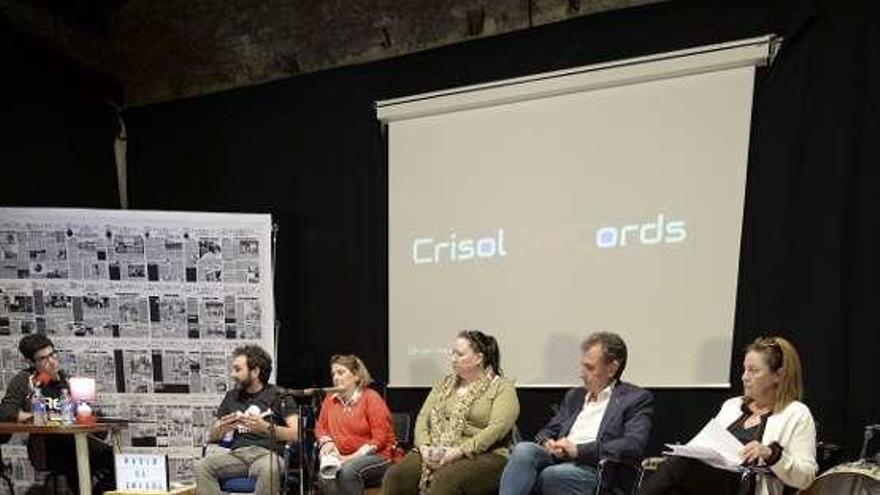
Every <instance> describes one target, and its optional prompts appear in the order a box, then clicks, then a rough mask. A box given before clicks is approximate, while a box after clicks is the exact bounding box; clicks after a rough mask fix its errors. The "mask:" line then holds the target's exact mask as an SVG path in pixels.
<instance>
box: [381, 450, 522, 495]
mask: <svg viewBox="0 0 880 495" xmlns="http://www.w3.org/2000/svg"><path fill="white" fill-rule="evenodd" d="M506 462H507V459H506V458H504V457H502V456H500V455H498V454H490V453H484V454H478V455H475V456H474V457H470V458H463V459H459V460H457V461H455V462H452V463H450V464H448V465H446V466H443V467H441V468H440V469H438V470H437V471H436V472H435V473H434V481H433V482H431V493H432V494H433V495H495V494H497V493H498V481H499V479H500V478H501V471H502V470H503V469H504V464H505V463H506ZM421 475H422V456H421V455H420V454H419V453H418V452H415V451H413V452H410V453H408V454H406V457H404V458H403V460H402V461H400V462H398V463H397V464H394V465H393V466H391V467H390V468H389V469H388V471H386V472H385V478H384V479H383V480H382V494H383V495H411V494H414V493H419V478H421Z"/></svg>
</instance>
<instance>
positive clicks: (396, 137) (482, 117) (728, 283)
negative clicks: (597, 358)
mask: <svg viewBox="0 0 880 495" xmlns="http://www.w3.org/2000/svg"><path fill="white" fill-rule="evenodd" d="M770 42H771V39H770V38H769V37H767V38H761V39H756V40H746V41H743V42H735V43H730V44H726V45H723V46H715V47H705V48H702V49H695V50H689V51H685V52H678V53H675V54H662V55H657V56H653V57H645V58H643V59H636V60H628V61H622V62H619V63H612V64H605V65H604V66H598V67H595V66H594V67H588V68H582V69H580V70H574V71H567V72H563V73H553V74H544V75H540V76H535V77H532V78H524V79H520V80H513V81H506V82H500V83H497V84H490V85H483V86H480V87H473V88H464V89H461V90H456V91H449V92H444V93H438V94H432V95H419V96H417V97H413V98H405V99H400V100H394V101H389V102H380V103H379V105H378V108H379V110H378V114H379V118H380V119H382V120H383V121H384V122H385V123H386V124H387V126H388V130H387V132H388V147H389V198H388V205H389V239H388V241H389V245H388V257H389V259H388V275H389V288H388V290H389V365H390V370H389V371H390V382H391V384H392V385H394V386H427V385H430V384H431V383H432V382H434V381H435V380H436V379H437V378H438V377H440V376H441V375H442V374H443V373H444V372H446V371H447V370H448V368H449V364H448V349H449V348H450V346H451V344H452V343H453V341H454V338H455V335H456V333H457V332H458V331H460V330H462V329H480V330H483V331H486V332H488V333H490V334H492V335H494V336H495V337H496V338H497V339H498V341H499V345H500V348H501V365H502V368H503V369H504V372H505V374H506V375H507V376H510V377H513V378H515V379H516V381H517V383H518V385H520V386H566V385H572V384H575V383H579V376H578V364H579V363H578V361H579V356H580V349H579V345H580V343H581V342H582V341H583V339H584V338H585V337H586V336H587V335H588V334H589V333H591V332H593V331H598V330H608V331H614V332H617V333H619V334H621V335H622V336H623V337H624V339H625V340H626V341H627V344H628V346H629V362H628V365H627V368H626V372H625V375H624V379H626V380H628V381H632V382H635V383H638V384H641V385H644V386H650V387H724V386H727V385H728V384H729V369H730V362H731V352H732V349H731V343H732V335H733V323H734V308H735V300H736V282H737V272H738V262H739V249H740V232H741V225H742V214H743V198H744V189H745V180H746V165H747V158H748V147H749V146H748V145H749V132H750V119H751V108H752V91H753V85H754V74H755V66H756V65H758V64H761V63H765V62H766V61H767V57H768V53H769V46H770Z"/></svg>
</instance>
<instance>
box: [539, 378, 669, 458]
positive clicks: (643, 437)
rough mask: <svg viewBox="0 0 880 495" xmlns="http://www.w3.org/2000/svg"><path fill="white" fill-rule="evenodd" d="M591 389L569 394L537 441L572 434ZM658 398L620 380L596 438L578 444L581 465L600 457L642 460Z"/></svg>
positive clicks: (575, 390) (570, 391)
mask: <svg viewBox="0 0 880 495" xmlns="http://www.w3.org/2000/svg"><path fill="white" fill-rule="evenodd" d="M586 396H587V389H586V388H584V387H575V388H573V389H571V390H569V391H568V392H567V393H566V394H565V399H563V401H562V404H561V405H560V406H559V411H558V412H557V413H556V415H555V416H553V419H551V420H550V422H549V423H547V426H545V427H544V428H543V429H542V430H541V431H539V432H538V434H537V435H535V442H537V443H539V444H543V443H544V442H545V441H546V440H549V439H554V440H556V439H560V438H564V437H566V436H568V433H569V432H570V431H571V427H572V426H573V425H574V421H575V420H576V419H577V416H578V414H579V413H580V412H581V409H583V407H584V399H585V398H586ZM653 402H654V398H653V396H651V393H650V392H648V391H647V390H645V389H643V388H639V387H637V386H635V385H633V384H631V383H626V382H617V384H616V385H615V386H614V389H612V391H611V398H610V399H609V401H608V408H607V409H606V410H605V414H604V415H603V416H602V423H600V425H599V432H598V434H597V435H596V441H594V442H587V443H582V444H578V446H577V458H576V459H575V462H577V463H578V464H588V465H591V466H595V465H597V464H598V463H599V460H600V459H605V458H612V459H617V460H629V461H639V460H640V459H641V458H642V457H643V456H644V452H645V446H646V445H647V444H648V436H649V435H650V434H651V415H652V414H653V412H654V409H653Z"/></svg>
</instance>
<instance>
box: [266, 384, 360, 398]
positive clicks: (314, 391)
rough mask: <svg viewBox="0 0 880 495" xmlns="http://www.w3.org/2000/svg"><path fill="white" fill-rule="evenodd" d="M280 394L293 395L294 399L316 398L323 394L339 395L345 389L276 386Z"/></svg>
mask: <svg viewBox="0 0 880 495" xmlns="http://www.w3.org/2000/svg"><path fill="white" fill-rule="evenodd" d="M275 388H276V389H278V393H279V394H282V395H291V396H293V397H314V396H316V395H323V394H337V393H341V392H343V391H344V390H345V388H343V387H316V388H284V387H279V386H278V385H276V386H275Z"/></svg>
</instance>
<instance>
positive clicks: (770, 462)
mask: <svg viewBox="0 0 880 495" xmlns="http://www.w3.org/2000/svg"><path fill="white" fill-rule="evenodd" d="M742 382H743V395H742V396H741V397H734V398H732V399H729V400H727V401H725V402H724V404H723V405H722V406H721V410H720V411H719V412H718V414H717V415H716V416H715V418H714V421H716V422H717V423H718V424H720V425H722V426H724V427H726V428H727V430H728V431H730V432H731V433H732V434H733V435H734V436H735V437H736V438H737V439H738V440H740V441H741V442H742V443H743V444H744V447H743V448H742V450H741V451H740V453H739V454H740V458H741V459H742V462H743V465H759V466H767V467H769V469H770V471H772V473H773V476H759V477H758V478H757V480H756V482H755V486H754V487H753V488H752V489H751V490H750V491H749V492H748V493H755V494H756V495H781V494H782V491H783V488H784V487H785V486H790V487H794V488H798V489H802V488H806V487H808V486H809V485H810V483H812V482H813V478H815V476H816V471H817V469H818V467H817V464H816V426H815V423H814V422H813V416H812V414H810V410H809V408H807V406H806V405H804V403H802V402H800V399H801V397H802V395H803V385H802V380H801V362H800V358H799V357H798V354H797V351H796V350H795V348H794V346H793V345H791V343H790V342H789V341H787V340H785V339H783V338H781V337H762V338H759V339H757V340H755V341H754V342H752V343H751V344H750V345H749V346H748V347H747V348H746V355H745V358H744V359H743V375H742ZM740 489H741V486H740V475H739V473H736V472H730V471H724V470H721V469H717V468H713V467H711V466H708V465H707V464H704V463H702V462H700V461H698V460H694V459H689V458H685V457H670V458H669V459H667V461H666V462H664V463H663V464H662V465H661V467H660V469H659V470H658V471H657V472H656V473H655V474H654V475H653V476H651V477H650V478H648V480H647V481H646V483H645V485H644V486H643V487H642V490H641V492H640V493H642V494H643V495H673V494H674V495H690V494H693V495H699V494H706V493H712V494H713V495H714V494H717V495H724V494H731V495H734V494H736V493H739V490H740Z"/></svg>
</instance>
